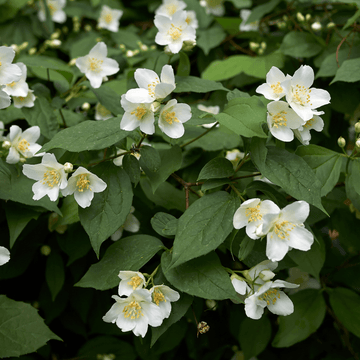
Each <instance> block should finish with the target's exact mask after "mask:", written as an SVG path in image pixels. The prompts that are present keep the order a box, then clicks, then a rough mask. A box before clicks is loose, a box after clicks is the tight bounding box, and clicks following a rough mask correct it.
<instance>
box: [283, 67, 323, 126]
mask: <svg viewBox="0 0 360 360" xmlns="http://www.w3.org/2000/svg"><path fill="white" fill-rule="evenodd" d="M313 82H314V70H313V69H312V68H311V67H310V66H308V65H301V66H300V68H299V69H298V70H296V71H295V73H294V75H293V77H292V78H291V79H287V80H285V81H284V82H282V84H281V85H282V87H283V88H284V89H285V92H286V101H287V102H288V103H289V105H290V106H291V107H292V109H293V110H294V111H295V112H296V113H297V114H298V115H299V116H300V117H301V118H302V119H303V120H305V121H306V120H310V119H311V118H312V117H313V115H319V112H318V111H315V109H317V108H318V107H320V106H323V105H326V104H329V103H330V94H329V93H328V92H327V91H326V90H322V89H315V88H310V86H311V85H312V83H313Z"/></svg>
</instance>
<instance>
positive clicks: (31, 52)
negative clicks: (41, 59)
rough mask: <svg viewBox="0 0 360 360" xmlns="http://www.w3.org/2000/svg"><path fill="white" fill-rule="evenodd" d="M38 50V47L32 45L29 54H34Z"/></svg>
mask: <svg viewBox="0 0 360 360" xmlns="http://www.w3.org/2000/svg"><path fill="white" fill-rule="evenodd" d="M36 51H37V50H36V47H32V48H31V49H29V55H34V54H35V53H36Z"/></svg>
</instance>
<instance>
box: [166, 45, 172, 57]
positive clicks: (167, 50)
mask: <svg viewBox="0 0 360 360" xmlns="http://www.w3.org/2000/svg"><path fill="white" fill-rule="evenodd" d="M164 53H165V54H166V55H169V56H171V55H174V53H173V52H172V51H171V50H170V49H169V46H168V45H166V46H165V47H164Z"/></svg>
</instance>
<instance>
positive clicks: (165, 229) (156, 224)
mask: <svg viewBox="0 0 360 360" xmlns="http://www.w3.org/2000/svg"><path fill="white" fill-rule="evenodd" d="M151 226H152V227H153V229H154V230H155V231H156V232H157V233H158V234H159V235H161V236H164V237H167V238H173V237H174V235H175V234H176V230H177V226H178V219H177V218H176V217H175V216H172V215H170V214H167V213H163V212H158V213H156V214H155V215H154V216H153V217H152V218H151Z"/></svg>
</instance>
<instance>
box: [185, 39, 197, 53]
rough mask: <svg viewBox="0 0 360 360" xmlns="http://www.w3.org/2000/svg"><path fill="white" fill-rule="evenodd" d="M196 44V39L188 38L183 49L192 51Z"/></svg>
mask: <svg viewBox="0 0 360 360" xmlns="http://www.w3.org/2000/svg"><path fill="white" fill-rule="evenodd" d="M195 46H196V40H186V41H184V43H183V46H182V50H184V51H190V50H192V49H193V48H194V47H195Z"/></svg>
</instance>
